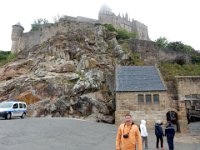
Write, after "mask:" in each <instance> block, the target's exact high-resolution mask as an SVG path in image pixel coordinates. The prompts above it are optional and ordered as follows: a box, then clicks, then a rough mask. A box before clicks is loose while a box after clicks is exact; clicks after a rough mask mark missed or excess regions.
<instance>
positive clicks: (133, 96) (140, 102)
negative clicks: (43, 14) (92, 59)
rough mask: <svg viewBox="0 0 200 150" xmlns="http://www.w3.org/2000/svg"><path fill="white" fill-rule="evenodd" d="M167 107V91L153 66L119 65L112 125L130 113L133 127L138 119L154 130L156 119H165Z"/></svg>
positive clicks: (138, 122)
mask: <svg viewBox="0 0 200 150" xmlns="http://www.w3.org/2000/svg"><path fill="white" fill-rule="evenodd" d="M168 108H169V98H168V95H167V88H166V86H165V84H164V82H163V80H162V78H161V75H160V72H159V70H158V69H157V67H155V66H120V67H117V69H116V113H115V122H116V124H117V125H118V124H119V123H121V122H122V121H123V118H124V115H125V114H127V113H128V114H131V115H132V116H133V119H134V121H135V123H136V124H140V120H141V119H145V120H146V121H147V122H148V127H149V128H153V125H154V123H155V121H156V120H162V121H164V120H166V119H165V118H166V113H167V111H168Z"/></svg>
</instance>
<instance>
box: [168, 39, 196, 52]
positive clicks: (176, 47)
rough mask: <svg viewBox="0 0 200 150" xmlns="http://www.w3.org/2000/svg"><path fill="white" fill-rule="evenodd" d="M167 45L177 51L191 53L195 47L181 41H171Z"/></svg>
mask: <svg viewBox="0 0 200 150" xmlns="http://www.w3.org/2000/svg"><path fill="white" fill-rule="evenodd" d="M167 47H168V48H169V49H172V50H174V51H177V52H184V53H191V52H194V51H195V50H194V48H192V47H191V46H189V45H185V44H183V43H182V42H180V41H176V42H170V43H169V44H168V45H167Z"/></svg>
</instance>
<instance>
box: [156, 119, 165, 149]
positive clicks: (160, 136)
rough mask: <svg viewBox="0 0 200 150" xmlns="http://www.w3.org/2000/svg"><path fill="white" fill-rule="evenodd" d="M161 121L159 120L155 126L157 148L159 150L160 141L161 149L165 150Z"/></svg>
mask: <svg viewBox="0 0 200 150" xmlns="http://www.w3.org/2000/svg"><path fill="white" fill-rule="evenodd" d="M161 123H162V122H161V121H160V120H158V121H156V124H155V135H156V148H157V149H159V147H158V145H159V140H160V146H161V149H162V150H164V148H163V136H164V134H163V129H162V127H161Z"/></svg>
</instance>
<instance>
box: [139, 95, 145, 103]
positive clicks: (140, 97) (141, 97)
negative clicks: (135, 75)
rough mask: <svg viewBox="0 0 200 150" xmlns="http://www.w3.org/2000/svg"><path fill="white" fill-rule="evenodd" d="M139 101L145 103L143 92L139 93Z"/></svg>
mask: <svg viewBox="0 0 200 150" xmlns="http://www.w3.org/2000/svg"><path fill="white" fill-rule="evenodd" d="M138 103H140V104H141V103H142V104H144V95H143V94H139V95H138Z"/></svg>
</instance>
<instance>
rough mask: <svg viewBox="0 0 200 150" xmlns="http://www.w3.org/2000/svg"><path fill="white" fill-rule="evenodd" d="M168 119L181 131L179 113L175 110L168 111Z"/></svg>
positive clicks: (176, 129) (177, 130)
mask: <svg viewBox="0 0 200 150" xmlns="http://www.w3.org/2000/svg"><path fill="white" fill-rule="evenodd" d="M166 118H167V121H170V122H172V123H173V125H174V126H175V131H176V132H180V125H179V122H178V115H177V113H176V112H175V111H168V112H167V114H166Z"/></svg>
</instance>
